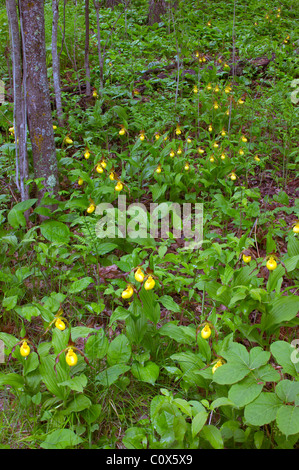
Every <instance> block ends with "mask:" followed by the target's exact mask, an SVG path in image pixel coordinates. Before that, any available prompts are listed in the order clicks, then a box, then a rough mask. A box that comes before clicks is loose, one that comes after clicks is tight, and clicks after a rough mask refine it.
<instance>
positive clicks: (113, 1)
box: [106, 0, 122, 10]
mask: <svg viewBox="0 0 299 470" xmlns="http://www.w3.org/2000/svg"><path fill="white" fill-rule="evenodd" d="M120 3H122V0H106V7H107V8H112V10H114V8H115V7H116V6H117V5H119V4H120Z"/></svg>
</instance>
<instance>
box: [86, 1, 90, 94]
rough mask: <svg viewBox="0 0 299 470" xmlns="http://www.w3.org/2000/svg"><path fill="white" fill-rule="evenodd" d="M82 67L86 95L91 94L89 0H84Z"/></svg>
mask: <svg viewBox="0 0 299 470" xmlns="http://www.w3.org/2000/svg"><path fill="white" fill-rule="evenodd" d="M84 67H85V74H86V96H90V95H91V87H90V67H89V0H85V56H84Z"/></svg>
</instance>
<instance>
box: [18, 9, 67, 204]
mask: <svg viewBox="0 0 299 470" xmlns="http://www.w3.org/2000/svg"><path fill="white" fill-rule="evenodd" d="M20 16H21V21H22V24H23V30H24V43H23V62H24V63H25V64H26V101H27V118H28V127H29V135H30V140H31V144H32V156H33V166H34V172H35V178H44V181H43V185H44V189H43V190H42V191H39V194H38V198H39V200H40V199H41V197H42V196H43V195H44V193H45V192H49V193H51V194H53V193H54V194H56V193H57V191H58V188H59V180H58V168H57V159H56V149H55V141H54V134H53V122H52V114H51V103H50V93H49V84H48V78H47V66H46V47H45V24H44V0H39V1H34V2H32V1H30V0H20Z"/></svg>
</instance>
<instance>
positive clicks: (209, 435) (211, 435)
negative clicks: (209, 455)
mask: <svg viewBox="0 0 299 470" xmlns="http://www.w3.org/2000/svg"><path fill="white" fill-rule="evenodd" d="M200 437H203V438H204V439H206V440H207V441H208V442H209V443H210V444H211V446H212V447H213V448H214V449H223V448H224V444H223V439H222V435H221V432H220V431H219V429H218V428H216V426H212V425H211V424H207V425H205V426H204V427H203V429H202V431H201V433H200Z"/></svg>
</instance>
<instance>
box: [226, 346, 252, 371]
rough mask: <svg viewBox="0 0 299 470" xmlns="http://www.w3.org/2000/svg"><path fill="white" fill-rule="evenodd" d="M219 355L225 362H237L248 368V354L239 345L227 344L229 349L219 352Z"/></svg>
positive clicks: (243, 347)
mask: <svg viewBox="0 0 299 470" xmlns="http://www.w3.org/2000/svg"><path fill="white" fill-rule="evenodd" d="M221 355H222V356H223V357H224V359H226V360H227V361H232V362H239V363H240V364H243V365H246V366H247V367H249V353H248V351H247V349H246V348H245V346H244V345H243V344H241V343H235V342H231V343H229V347H228V348H227V349H225V350H224V351H221Z"/></svg>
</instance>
